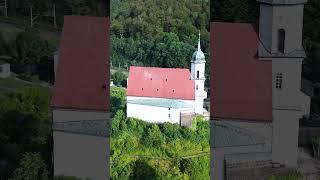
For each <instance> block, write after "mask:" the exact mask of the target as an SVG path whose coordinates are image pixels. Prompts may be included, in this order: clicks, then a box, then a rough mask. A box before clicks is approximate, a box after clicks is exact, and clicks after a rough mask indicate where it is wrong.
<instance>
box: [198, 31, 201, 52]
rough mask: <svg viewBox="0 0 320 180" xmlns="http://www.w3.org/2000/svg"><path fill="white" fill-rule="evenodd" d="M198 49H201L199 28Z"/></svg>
mask: <svg viewBox="0 0 320 180" xmlns="http://www.w3.org/2000/svg"><path fill="white" fill-rule="evenodd" d="M200 50H201V46H200V30H199V40H198V51H200Z"/></svg>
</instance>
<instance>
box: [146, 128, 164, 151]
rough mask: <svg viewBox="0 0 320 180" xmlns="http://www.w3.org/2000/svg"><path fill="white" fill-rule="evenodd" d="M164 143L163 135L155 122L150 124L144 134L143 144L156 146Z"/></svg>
mask: <svg viewBox="0 0 320 180" xmlns="http://www.w3.org/2000/svg"><path fill="white" fill-rule="evenodd" d="M163 143H164V136H163V135H162V133H161V131H160V128H159V126H158V125H157V124H152V125H151V127H149V128H148V130H147V133H146V135H145V136H144V139H143V144H144V145H145V146H147V147H155V148H158V147H160V146H161V145H162V144H163Z"/></svg>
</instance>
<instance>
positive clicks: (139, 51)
mask: <svg viewBox="0 0 320 180" xmlns="http://www.w3.org/2000/svg"><path fill="white" fill-rule="evenodd" d="M111 5H112V7H111V9H112V12H111V17H110V18H111V21H112V24H111V50H112V53H111V60H112V62H113V64H118V63H120V64H126V65H142V66H156V67H183V68H189V62H190V58H191V56H192V53H193V51H194V50H195V46H196V45H197V39H198V30H199V29H200V30H201V41H202V42H201V45H202V50H203V51H204V52H205V53H209V51H208V45H209V42H208V41H209V40H208V39H209V38H208V37H209V33H208V31H209V25H208V22H209V2H208V1H198V2H197V3H195V2H194V1H192V0H186V1H170V0H162V1H153V0H147V1H145V0H135V1H130V0H124V1H119V0H111ZM207 58H209V56H208V55H207Z"/></svg>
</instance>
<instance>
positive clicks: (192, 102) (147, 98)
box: [127, 96, 195, 106]
mask: <svg viewBox="0 0 320 180" xmlns="http://www.w3.org/2000/svg"><path fill="white" fill-rule="evenodd" d="M135 99H146V100H153V99H154V100H159V99H165V98H155V97H141V96H127V101H128V100H135ZM178 100H179V101H181V102H185V103H188V104H191V105H193V106H194V103H195V100H186V99H178Z"/></svg>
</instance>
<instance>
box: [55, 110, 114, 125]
mask: <svg viewBox="0 0 320 180" xmlns="http://www.w3.org/2000/svg"><path fill="white" fill-rule="evenodd" d="M52 115H53V122H67V121H79V120H102V119H106V120H108V119H110V118H109V117H110V114H109V113H107V112H99V111H80V110H71V109H54V110H53V112H52Z"/></svg>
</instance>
